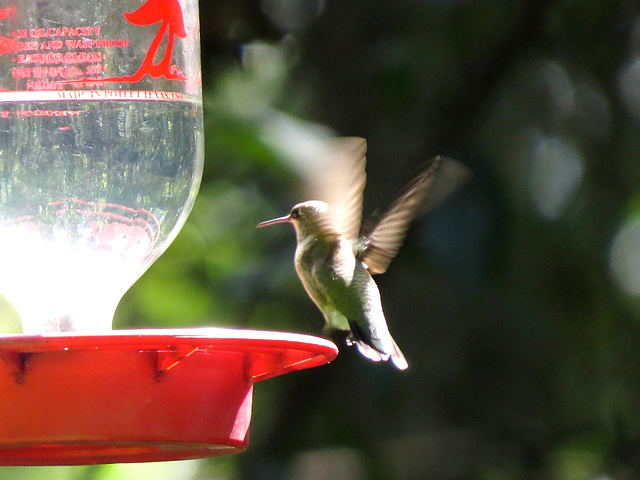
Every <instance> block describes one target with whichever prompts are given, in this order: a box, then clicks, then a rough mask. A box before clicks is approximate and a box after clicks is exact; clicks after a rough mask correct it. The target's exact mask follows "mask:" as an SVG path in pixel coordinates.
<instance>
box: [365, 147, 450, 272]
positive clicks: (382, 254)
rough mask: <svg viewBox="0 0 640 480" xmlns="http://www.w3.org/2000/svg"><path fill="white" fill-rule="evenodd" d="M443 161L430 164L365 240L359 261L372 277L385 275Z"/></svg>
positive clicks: (432, 161) (404, 191)
mask: <svg viewBox="0 0 640 480" xmlns="http://www.w3.org/2000/svg"><path fill="white" fill-rule="evenodd" d="M440 162H441V157H435V158H433V159H431V160H430V161H429V162H427V164H426V165H425V166H424V167H423V168H422V169H421V170H420V172H419V173H418V175H416V177H415V178H414V179H413V180H412V181H411V182H410V183H409V184H408V185H407V186H406V187H405V189H404V190H403V192H402V194H401V195H400V197H399V198H398V199H397V200H396V201H395V202H393V204H392V205H391V207H389V209H388V210H387V211H386V212H385V213H384V214H383V215H382V217H380V220H379V221H378V222H377V223H376V224H375V225H374V226H373V228H372V229H371V230H370V232H369V233H366V232H365V234H364V235H363V236H362V237H361V240H360V242H359V248H358V250H359V251H358V258H359V259H360V261H361V262H362V263H364V264H365V265H366V266H367V269H368V270H369V272H370V273H371V274H372V275H375V274H377V273H384V272H385V271H386V270H387V267H388V266H389V263H391V260H392V259H393V257H395V256H396V253H398V249H399V248H400V245H401V244H402V241H403V240H404V237H405V235H406V233H407V229H408V228H409V223H410V222H411V220H413V218H414V216H415V215H416V211H417V210H418V207H420V205H421V204H422V203H423V201H424V199H425V197H426V196H427V192H428V190H429V187H430V186H431V184H432V183H433V179H434V176H435V171H436V169H437V168H438V165H440Z"/></svg>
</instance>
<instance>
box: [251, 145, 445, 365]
mask: <svg viewBox="0 0 640 480" xmlns="http://www.w3.org/2000/svg"><path fill="white" fill-rule="evenodd" d="M366 150H367V144H366V141H365V140H364V139H362V138H356V137H348V138H342V139H335V140H334V141H333V145H332V149H331V152H332V155H331V158H330V161H328V162H327V163H328V164H327V165H322V166H321V167H319V168H316V170H315V173H316V175H315V176H316V178H314V179H313V181H312V182H310V183H311V187H310V190H311V191H312V192H313V193H314V194H315V198H316V199H314V200H308V201H305V202H302V203H298V204H297V205H295V206H294V207H293V208H292V209H291V211H290V212H289V214H288V215H285V216H283V217H278V218H274V219H272V220H267V221H265V222H262V223H260V224H258V225H257V227H258V228H261V227H266V226H270V225H276V224H280V223H291V224H292V225H293V227H294V229H295V233H296V251H295V255H294V264H295V270H296V273H297V274H298V277H299V278H300V280H301V282H302V285H303V286H304V288H305V290H306V292H307V294H308V295H309V297H310V298H311V300H313V302H314V303H315V304H316V306H317V307H318V309H319V310H320V311H321V312H322V314H323V316H324V320H325V327H328V328H330V329H337V330H345V331H348V332H349V333H348V334H347V340H346V343H347V345H355V346H356V347H357V349H358V350H359V352H360V353H361V354H362V355H364V356H365V357H366V358H368V359H370V360H373V361H387V360H391V361H392V362H393V364H394V365H395V366H396V367H397V368H398V369H400V370H404V369H406V368H408V366H409V364H408V363H407V360H406V359H405V356H404V355H403V353H402V351H401V350H400V348H399V347H398V344H397V343H396V342H395V341H394V339H393V337H392V336H391V333H390V332H389V328H388V326H387V321H386V319H385V315H384V312H383V309H382V301H381V298H380V292H379V290H378V286H377V284H376V282H375V281H374V279H373V277H372V276H373V275H377V274H382V273H384V272H385V271H386V270H387V267H388V266H389V263H390V262H391V260H392V259H393V258H394V257H395V256H396V254H397V252H398V249H399V248H400V245H401V244H402V241H403V240H404V237H405V235H406V232H407V229H408V227H409V224H410V222H411V220H412V219H413V218H414V216H415V215H416V213H417V211H418V208H419V207H420V205H421V204H422V203H423V201H424V200H425V197H426V195H427V192H428V190H429V187H430V186H431V184H432V182H433V179H434V176H435V175H434V174H435V171H436V169H437V168H438V165H439V164H440V163H441V157H435V158H433V159H432V160H430V161H429V162H427V163H426V164H425V165H424V167H423V168H421V169H420V170H419V172H418V173H417V175H416V176H415V177H414V178H413V180H412V181H411V182H409V183H408V184H407V186H406V187H405V188H404V189H403V190H402V191H401V194H400V195H399V197H398V198H397V200H395V201H394V202H393V203H392V204H391V206H390V207H389V208H388V209H387V210H386V211H385V212H384V213H383V214H382V215H380V216H379V217H377V218H376V219H375V220H373V221H370V222H366V223H365V225H364V227H363V226H362V225H361V220H362V202H363V191H364V186H365V183H366V173H365V163H366ZM326 160H329V158H328V157H327V158H326Z"/></svg>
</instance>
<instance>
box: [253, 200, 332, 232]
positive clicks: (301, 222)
mask: <svg viewBox="0 0 640 480" xmlns="http://www.w3.org/2000/svg"><path fill="white" fill-rule="evenodd" d="M277 223H292V224H293V227H294V228H295V230H296V237H297V238H298V241H300V240H302V239H304V238H307V237H309V236H313V237H326V236H327V235H336V234H337V232H336V231H335V228H333V225H332V221H331V215H330V212H329V205H328V204H327V203H326V202H321V201H320V200H309V201H307V202H302V203H298V204H297V205H295V206H294V207H293V208H292V209H291V212H289V215H285V216H284V217H278V218H274V219H273V220H267V221H266V222H262V223H260V224H258V228H261V227H267V226H269V225H275V224H277Z"/></svg>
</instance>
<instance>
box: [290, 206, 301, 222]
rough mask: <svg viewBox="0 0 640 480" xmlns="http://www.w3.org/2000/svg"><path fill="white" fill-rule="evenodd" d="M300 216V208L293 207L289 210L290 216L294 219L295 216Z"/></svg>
mask: <svg viewBox="0 0 640 480" xmlns="http://www.w3.org/2000/svg"><path fill="white" fill-rule="evenodd" d="M299 217H300V209H299V208H294V209H293V210H291V218H293V219H294V220H295V219H296V218H299Z"/></svg>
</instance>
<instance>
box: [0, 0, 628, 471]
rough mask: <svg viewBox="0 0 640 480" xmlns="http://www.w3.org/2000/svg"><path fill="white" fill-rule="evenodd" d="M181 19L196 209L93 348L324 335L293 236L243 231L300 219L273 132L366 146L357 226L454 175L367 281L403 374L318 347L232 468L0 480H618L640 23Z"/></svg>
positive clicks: (519, 15) (606, 18)
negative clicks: (197, 104) (198, 53)
mask: <svg viewBox="0 0 640 480" xmlns="http://www.w3.org/2000/svg"><path fill="white" fill-rule="evenodd" d="M200 8H201V23H202V32H201V33H202V60H203V78H204V84H205V124H206V125H205V127H206V131H205V133H206V166H205V175H204V180H203V184H202V188H201V192H200V195H199V197H198V201H197V202H196V205H195V208H194V210H193V213H192V215H191V217H190V219H189V221H188V222H187V225H186V226H185V227H184V229H183V231H182V233H181V234H180V235H179V236H178V238H177V239H176V240H175V242H174V244H173V245H172V246H171V247H170V248H169V250H168V251H167V252H166V254H165V255H164V256H163V257H162V258H161V259H160V260H159V261H158V262H157V263H156V264H155V265H154V266H153V267H152V268H151V269H150V270H149V272H148V273H147V274H145V276H143V278H142V279H141V280H140V281H139V282H138V283H137V284H136V285H135V286H134V287H133V288H132V289H131V291H130V292H129V293H128V294H127V295H126V296H125V298H124V300H123V301H122V303H121V305H120V307H119V309H118V312H117V315H116V321H115V327H116V328H146V327H166V328H170V327H193V326H204V325H207V326H209V325H211V326H234V327H242V328H258V329H267V330H285V331H294V332H301V333H307V334H314V335H319V334H321V327H322V317H321V314H320V313H319V312H318V311H317V310H316V308H315V307H314V305H313V304H312V302H311V301H310V300H309V299H308V297H307V296H306V294H305V292H304V290H303V289H302V286H301V285H300V283H299V281H298V279H297V277H296V275H295V271H294V269H293V262H292V257H293V251H294V248H295V239H294V234H293V230H292V229H291V228H290V227H289V226H281V227H272V228H270V229H266V230H256V229H255V228H254V227H255V225H256V224H257V223H258V222H259V221H262V220H266V219H269V218H272V217H275V216H279V215H283V214H285V213H287V212H288V211H289V209H290V207H291V206H292V205H293V204H294V203H296V202H298V201H301V200H304V198H303V195H302V193H301V192H302V189H301V187H302V185H303V179H300V178H299V177H297V176H296V175H295V174H294V172H293V170H291V169H290V168H289V166H288V165H287V163H286V162H284V161H283V160H282V158H281V155H280V152H279V150H278V148H277V147H278V145H277V141H274V139H273V138H269V134H268V132H269V128H268V127H269V125H270V124H272V123H271V122H273V121H274V119H278V121H280V120H282V119H283V118H284V119H285V121H287V122H290V123H291V124H292V125H297V126H299V127H300V128H307V129H311V128H312V125H311V124H314V125H315V127H314V128H316V127H319V126H320V127H326V128H329V129H331V130H332V131H334V132H335V133H336V134H337V135H356V136H362V137H365V138H367V140H368V145H369V154H368V184H367V190H366V192H365V196H366V200H365V208H366V209H367V211H369V212H372V211H373V210H374V209H375V208H376V207H384V206H386V205H387V204H388V202H389V201H391V200H392V199H393V193H394V192H395V191H396V190H397V189H399V188H400V187H401V186H402V184H403V183H404V182H405V181H407V180H408V179H409V178H410V176H411V174H412V173H413V172H414V171H415V169H416V168H417V167H418V166H419V165H420V164H421V162H423V161H424V160H426V159H428V158H430V157H432V156H434V155H436V154H443V155H447V156H450V157H453V158H456V159H458V160H459V161H461V162H462V163H464V164H465V165H466V166H467V167H469V169H470V170H471V171H472V172H473V176H472V178H471V180H470V181H469V182H468V183H467V184H466V185H464V186H463V187H462V188H461V189H459V190H458V192H456V194H455V195H453V196H452V197H451V198H450V199H449V200H448V201H446V202H445V203H443V204H442V205H441V206H440V207H439V208H437V209H436V210H434V211H433V212H431V213H430V214H429V215H428V216H426V217H424V218H420V219H418V220H417V221H415V222H414V224H413V226H412V229H411V230H410V232H409V235H408V237H407V239H406V241H405V245H404V246H403V248H402V249H401V250H400V253H399V255H398V257H397V258H396V259H395V260H394V262H393V263H392V264H391V267H390V269H389V271H388V272H387V273H386V274H385V275H383V276H380V277H378V278H377V281H378V284H379V286H380V290H381V293H382V297H383V303H384V306H385V311H386V316H387V319H388V322H389V325H390V328H391V331H392V333H393V334H394V337H395V338H396V340H397V342H398V343H399V345H400V346H401V347H402V349H403V351H404V353H405V355H406V357H407V359H408V361H409V363H410V368H409V369H408V370H407V371H405V372H399V371H397V370H396V369H394V367H393V366H392V365H390V364H375V363H372V362H369V361H367V360H366V359H364V358H362V357H361V356H360V355H358V353H357V352H356V351H355V350H354V349H350V348H347V347H346V346H344V344H343V343H342V341H341V339H340V338H339V337H336V342H337V343H338V345H339V347H340V355H339V356H338V358H337V359H336V360H335V361H334V362H333V363H332V364H330V365H328V366H324V367H321V368H317V369H315V370H309V371H304V372H299V373H293V374H289V375H286V376H284V377H279V378H276V379H273V380H269V381H266V382H264V383H260V384H257V385H256V391H255V405H254V419H253V424H252V437H251V442H250V446H249V448H248V450H247V451H246V452H244V453H242V454H240V455H237V456H233V457H224V458H217V459H210V460H204V461H194V462H181V463H170V464H166V465H162V464H160V465H153V464H152V465H145V466H126V465H125V466H99V467H71V468H51V469H45V468H42V469H35V468H34V469H15V468H7V469H1V470H0V476H2V478H4V477H6V478H41V477H43V476H47V477H48V478H49V480H55V479H56V478H65V479H69V478H98V479H100V478H103V479H115V478H128V479H129V478H137V477H140V478H154V479H160V480H161V479H163V478H171V479H176V478H180V479H202V480H204V479H230V480H231V479H238V480H245V479H247V480H248V479H257V480H262V479H264V480H272V479H273V480H279V479H286V480H289V479H310V480H316V479H317V480H324V479H335V480H338V479H345V480H351V479H353V480H360V479H380V480H382V479H402V480H413V479H437V480H440V479H442V480H445V479H447V480H450V479H451V480H453V479H460V480H462V479H486V480H488V479H491V480H493V479H495V480H516V479H559V480H560V479H568V480H574V479H575V480H582V479H584V480H608V479H612V480H613V479H621V480H626V479H635V478H640V353H638V347H639V346H640V318H639V315H638V314H639V313H640V311H639V309H640V302H639V298H640V297H639V295H640V196H639V195H638V191H639V190H638V182H639V181H640V130H639V123H638V122H639V121H640V61H639V60H640V21H639V20H640V16H639V14H640V2H636V1H631V0H618V1H615V0H610V1H605V0H590V1H588V2H585V1H578V0H554V1H552V0H548V1H517V0H475V1H471V0H448V1H446V0H430V1H425V0H407V1H403V2H390V1H379V0H368V1H353V0H342V1H337V0H324V1H323V0H263V1H259V0H216V1H213V0H207V1H204V0H203V1H202V2H200ZM300 122H304V123H300ZM292 135H293V134H292ZM292 140H294V139H292Z"/></svg>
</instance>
